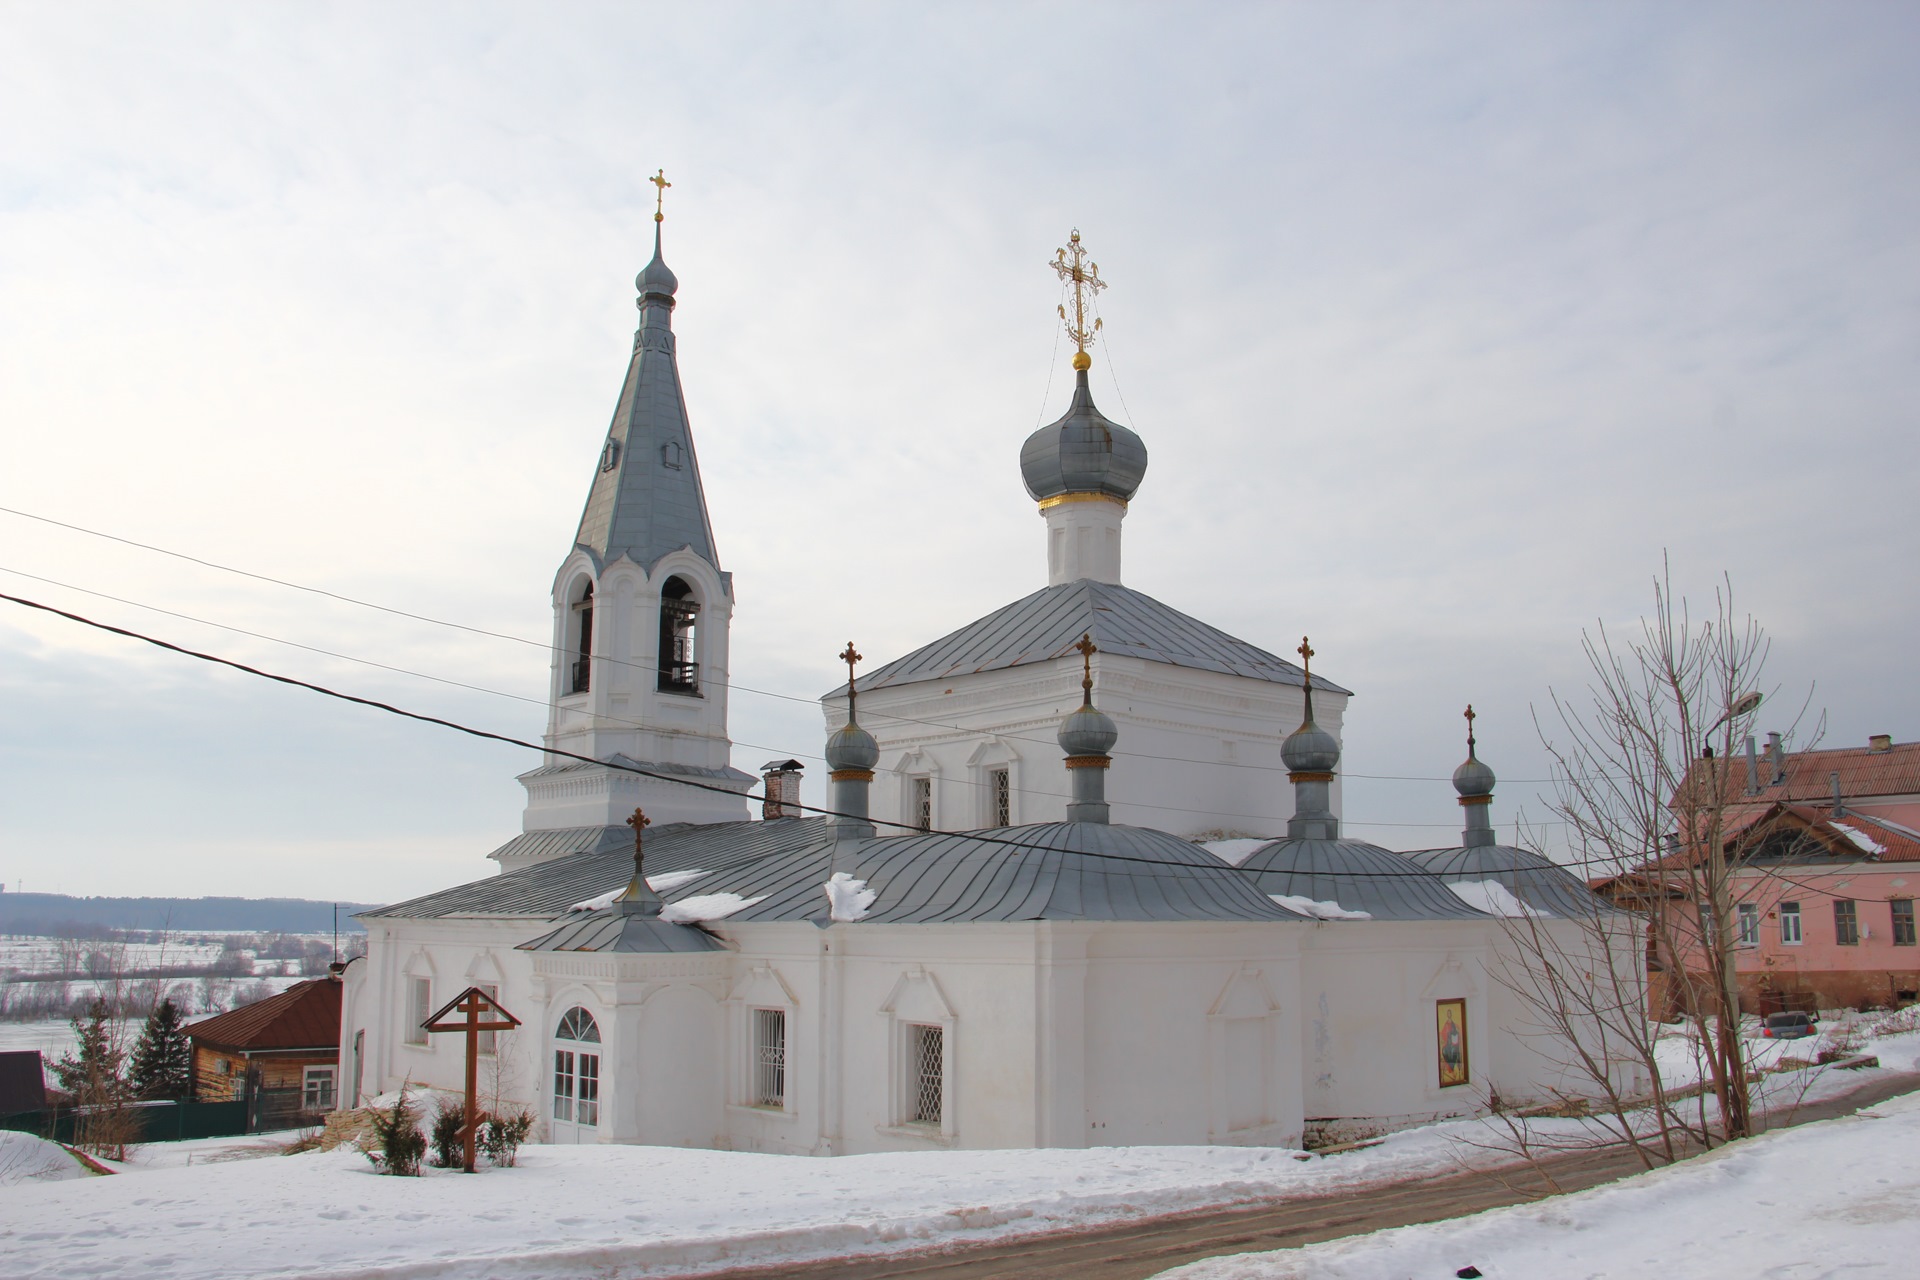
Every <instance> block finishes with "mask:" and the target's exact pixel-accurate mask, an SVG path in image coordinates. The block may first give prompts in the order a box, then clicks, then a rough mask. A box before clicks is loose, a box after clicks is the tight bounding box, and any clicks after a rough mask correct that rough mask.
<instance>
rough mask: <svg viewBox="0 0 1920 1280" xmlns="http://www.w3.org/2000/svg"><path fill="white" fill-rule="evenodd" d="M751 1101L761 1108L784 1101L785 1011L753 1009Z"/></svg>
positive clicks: (785, 1061) (785, 1085)
mask: <svg viewBox="0 0 1920 1280" xmlns="http://www.w3.org/2000/svg"><path fill="white" fill-rule="evenodd" d="M753 1101H754V1105H755V1106H760V1107H784V1106H785V1105H786V1104H787V1011H786V1010H785V1009H755V1010H754V1011H753Z"/></svg>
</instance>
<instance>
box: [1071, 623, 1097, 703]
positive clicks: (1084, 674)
mask: <svg viewBox="0 0 1920 1280" xmlns="http://www.w3.org/2000/svg"><path fill="white" fill-rule="evenodd" d="M1073 647H1074V648H1076V649H1078V650H1079V651H1080V688H1081V691H1082V694H1083V696H1084V701H1085V704H1086V705H1087V706H1089V707H1090V706H1092V705H1093V655H1094V654H1096V653H1098V652H1100V647H1099V646H1098V645H1096V644H1094V642H1093V632H1091V631H1089V632H1086V633H1085V634H1084V635H1082V636H1081V637H1080V643H1078V644H1076V645H1074V646H1073Z"/></svg>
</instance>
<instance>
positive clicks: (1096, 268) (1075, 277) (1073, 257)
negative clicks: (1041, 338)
mask: <svg viewBox="0 0 1920 1280" xmlns="http://www.w3.org/2000/svg"><path fill="white" fill-rule="evenodd" d="M1086 257H1087V251H1086V250H1085V249H1083V248H1081V247H1080V228H1078V227H1075V228H1074V229H1073V235H1072V236H1070V237H1068V239H1067V247H1066V248H1064V249H1060V250H1057V251H1055V253H1054V255H1053V261H1052V262H1049V263H1048V264H1047V265H1048V266H1050V267H1052V268H1053V269H1054V271H1055V272H1057V273H1058V274H1059V276H1060V282H1061V283H1062V284H1072V285H1073V316H1072V318H1071V319H1069V318H1068V316H1067V308H1066V305H1065V304H1064V303H1063V304H1061V306H1060V308H1059V310H1060V318H1061V319H1062V320H1064V321H1066V325H1067V336H1068V337H1069V338H1072V339H1073V345H1074V348H1075V350H1074V353H1073V367H1074V368H1075V369H1080V370H1085V369H1088V368H1091V367H1092V365H1093V357H1092V356H1089V355H1088V354H1087V348H1088V347H1091V346H1092V345H1093V338H1094V335H1095V334H1097V333H1099V332H1100V318H1099V317H1098V316H1095V317H1094V319H1093V324H1092V325H1088V324H1087V312H1088V311H1090V310H1092V309H1093V302H1094V295H1096V294H1098V293H1099V292H1100V291H1101V290H1102V289H1104V288H1106V287H1107V282H1106V281H1105V280H1102V279H1101V278H1100V264H1099V263H1097V262H1087V261H1086ZM1083 264H1084V265H1083Z"/></svg>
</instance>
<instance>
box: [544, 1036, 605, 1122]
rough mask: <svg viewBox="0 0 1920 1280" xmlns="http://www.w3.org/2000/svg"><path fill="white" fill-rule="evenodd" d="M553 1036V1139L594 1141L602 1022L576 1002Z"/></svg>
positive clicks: (598, 1102)
mask: <svg viewBox="0 0 1920 1280" xmlns="http://www.w3.org/2000/svg"><path fill="white" fill-rule="evenodd" d="M553 1039H554V1048H553V1134H552V1137H553V1140H554V1141H555V1142H582V1141H585V1142H591V1141H594V1137H593V1134H592V1131H593V1130H596V1129H597V1128H598V1127H599V1124H600V1024H599V1023H597V1022H595V1021H594V1020H593V1015H592V1014H590V1013H588V1012H587V1011H586V1010H585V1009H582V1008H581V1007H580V1006H579V1005H575V1006H574V1007H573V1008H571V1009H569V1010H567V1012H566V1014H565V1015H564V1016H562V1017H561V1019H560V1025H559V1026H558V1027H557V1028H556V1029H555V1030H554V1033H553ZM583 1131H585V1132H583Z"/></svg>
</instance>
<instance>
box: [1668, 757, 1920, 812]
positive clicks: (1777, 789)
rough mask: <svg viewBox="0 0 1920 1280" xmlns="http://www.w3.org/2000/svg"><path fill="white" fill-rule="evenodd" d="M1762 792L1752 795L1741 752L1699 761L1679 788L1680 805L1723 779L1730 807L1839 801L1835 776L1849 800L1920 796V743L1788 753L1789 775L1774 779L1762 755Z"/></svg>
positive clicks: (1691, 768) (1724, 793)
mask: <svg viewBox="0 0 1920 1280" xmlns="http://www.w3.org/2000/svg"><path fill="white" fill-rule="evenodd" d="M1759 764H1760V789H1759V790H1758V791H1757V792H1754V793H1752V794H1748V792H1747V762H1746V759H1745V758H1744V756H1742V755H1739V754H1736V755H1733V756H1730V757H1727V758H1725V759H1716V760H1714V761H1712V762H1708V761H1706V760H1696V761H1694V762H1693V763H1692V764H1691V765H1690V766H1689V768H1688V776H1687V777H1686V778H1685V779H1684V780H1683V781H1682V782H1681V784H1680V786H1679V787H1678V788H1676V793H1677V794H1676V796H1675V799H1674V804H1675V805H1676V806H1678V805H1679V804H1680V802H1681V799H1682V797H1684V796H1685V795H1686V793H1687V791H1688V789H1689V788H1692V787H1703V788H1705V789H1706V790H1709V791H1710V790H1711V787H1712V783H1711V782H1710V781H1708V779H1710V778H1715V779H1718V781H1719V782H1720V785H1721V788H1722V790H1721V794H1722V795H1723V796H1724V797H1725V803H1726V804H1727V805H1728V806H1740V805H1751V804H1757V805H1762V806H1765V805H1770V804H1773V803H1774V802H1775V801H1781V800H1784V801H1797V802H1801V803H1809V802H1810V803H1813V804H1820V803H1823V802H1826V801H1831V800H1832V799H1833V777H1832V775H1834V774H1836V773H1837V774H1839V775H1840V794H1841V795H1842V796H1844V797H1845V798H1846V799H1848V800H1853V801H1861V800H1868V799H1871V798H1872V797H1874V796H1906V795H1920V742H1896V743H1893V744H1892V745H1890V746H1889V747H1887V748H1886V749H1885V750H1883V751H1876V750H1874V749H1873V748H1872V747H1835V748H1829V749H1826V750H1821V751H1790V752H1787V753H1786V769H1785V774H1786V776H1785V777H1784V778H1783V779H1782V780H1781V781H1780V782H1778V783H1776V782H1774V781H1773V762H1772V761H1771V760H1769V759H1768V758H1767V754H1766V752H1765V750H1764V749H1763V750H1762V751H1761V752H1760V761H1759Z"/></svg>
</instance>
